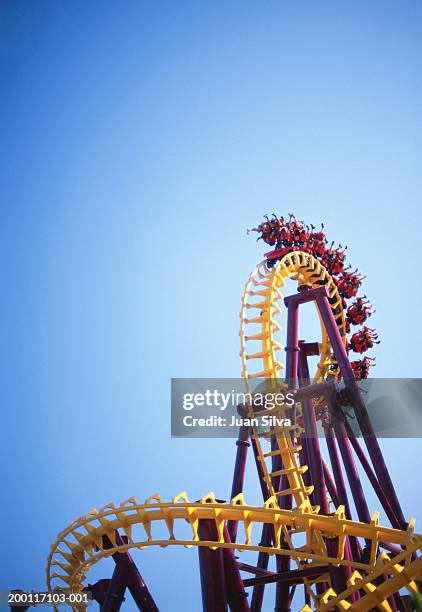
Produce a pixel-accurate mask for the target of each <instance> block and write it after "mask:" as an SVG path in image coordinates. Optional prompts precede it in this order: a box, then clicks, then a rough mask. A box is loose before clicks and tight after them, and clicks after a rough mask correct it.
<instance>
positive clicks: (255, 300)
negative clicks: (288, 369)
mask: <svg viewBox="0 0 422 612" xmlns="http://www.w3.org/2000/svg"><path fill="white" fill-rule="evenodd" d="M289 278H290V279H293V280H297V281H298V283H299V285H308V286H312V287H313V288H317V287H321V286H323V285H325V286H326V288H327V290H328V295H329V302H330V306H331V310H332V312H333V315H334V319H335V321H336V324H337V327H338V329H339V331H340V334H341V337H342V339H343V341H344V343H346V323H345V317H344V312H343V307H342V301H341V297H340V295H339V293H338V290H337V287H336V286H335V284H334V281H333V279H332V277H331V276H330V275H329V274H328V272H327V270H326V269H325V268H324V266H323V265H322V264H321V263H320V262H319V261H318V260H317V259H315V258H314V257H313V256H312V255H309V254H308V253H302V252H297V251H296V252H292V253H289V254H288V255H286V256H285V257H283V259H282V260H281V261H280V263H279V265H278V266H277V267H276V268H273V269H271V270H269V269H268V268H267V267H266V265H265V261H263V262H261V263H260V264H259V265H258V266H256V267H255V268H254V270H253V271H252V273H251V274H250V276H249V279H248V281H247V283H246V287H245V293H244V295H243V300H242V310H241V313H240V320H241V326H240V344H241V351H240V356H241V358H242V376H243V377H244V379H245V381H246V386H247V391H248V392H249V393H250V392H252V391H253V389H252V388H251V384H250V383H251V380H253V379H262V378H265V379H267V387H268V390H271V388H272V387H273V386H274V385H275V384H277V383H276V381H277V379H278V376H279V371H280V370H281V369H283V368H284V365H283V364H282V362H281V360H280V358H279V356H278V353H279V351H280V350H281V349H282V348H283V347H282V345H281V344H280V342H279V341H278V339H277V337H276V336H278V335H279V333H280V332H281V325H280V323H279V322H278V321H277V316H278V315H280V313H281V312H282V310H281V307H280V302H281V301H282V293H281V288H282V287H284V285H285V282H286V280H287V279H289ZM321 334H322V339H321V345H320V360H319V363H318V366H317V374H316V376H315V379H314V383H317V382H320V381H322V380H324V378H325V377H326V376H327V374H328V373H329V370H330V366H332V367H335V363H334V360H333V356H332V351H331V347H330V343H329V340H328V335H327V332H326V330H325V327H324V325H323V324H322V323H321ZM257 342H258V343H259V345H260V346H259V349H258V351H257V350H256V349H254V348H250V347H251V346H253V345H254V344H256V343H257ZM251 351H254V352H251ZM262 433H263V432H259V431H257V428H254V429H253V432H252V436H253V437H254V439H255V440H256V445H257V450H258V457H259V461H260V462H261V465H262V468H263V472H264V476H265V483H266V485H267V487H268V490H269V492H270V495H271V496H276V497H281V496H284V495H290V494H291V495H293V498H294V499H295V501H296V504H297V505H298V506H299V505H300V504H302V503H303V502H306V503H309V494H310V493H311V492H312V490H313V489H312V487H306V486H305V484H304V482H303V478H302V474H303V472H304V471H305V469H306V467H307V466H302V467H300V466H299V464H298V460H297V454H298V453H299V452H300V450H301V447H299V446H297V445H296V443H295V440H296V437H295V435H294V433H295V431H294V429H293V431H291V432H289V431H286V428H283V429H282V430H281V429H280V432H279V433H277V434H276V448H275V449H273V450H272V451H271V452H267V453H265V452H263V450H262V446H261V442H260V440H261V439H262ZM269 434H270V432H269ZM271 435H274V431H272V432H271ZM275 455H280V457H281V460H282V463H283V466H284V468H283V469H282V470H277V471H276V472H271V471H270V468H269V467H268V466H267V464H266V458H267V457H271V458H272V457H274V456H275ZM283 474H285V475H286V476H287V478H288V481H289V485H290V488H288V489H283V490H281V491H275V490H274V478H277V477H279V476H282V475H283Z"/></svg>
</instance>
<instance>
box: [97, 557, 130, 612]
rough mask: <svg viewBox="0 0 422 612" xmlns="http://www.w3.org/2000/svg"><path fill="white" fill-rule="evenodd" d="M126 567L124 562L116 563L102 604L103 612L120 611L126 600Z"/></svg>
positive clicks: (101, 609)
mask: <svg viewBox="0 0 422 612" xmlns="http://www.w3.org/2000/svg"><path fill="white" fill-rule="evenodd" d="M125 591H126V568H125V566H124V565H123V564H122V563H116V567H115V568H114V571H113V575H112V577H111V580H110V583H109V585H108V589H107V591H106V594H105V597H104V601H103V603H102V604H101V605H100V611H101V612H119V610H120V608H121V606H122V603H123V602H124V600H125Z"/></svg>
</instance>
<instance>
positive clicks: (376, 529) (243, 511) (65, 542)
mask: <svg viewBox="0 0 422 612" xmlns="http://www.w3.org/2000/svg"><path fill="white" fill-rule="evenodd" d="M287 279H293V280H297V281H298V283H299V284H308V285H311V286H312V287H318V286H321V285H325V286H326V287H327V289H328V293H329V301H330V304H331V308H332V310H333V314H334V317H335V320H336V322H337V325H338V328H339V331H340V334H341V336H342V338H343V340H344V342H346V326H345V317H344V312H343V308H342V304H341V298H340V296H339V294H338V291H337V288H336V286H335V284H334V282H333V279H332V278H331V277H330V275H329V274H328V272H327V271H326V270H325V268H324V267H323V266H322V265H321V264H320V263H319V262H318V261H317V260H316V259H315V258H313V257H312V256H311V255H308V254H306V253H301V252H296V253H291V254H289V255H287V256H286V257H284V258H283V259H282V260H281V261H280V262H279V263H278V265H277V266H276V267H275V268H274V269H272V270H268V269H267V268H266V266H265V262H262V263H261V264H259V265H258V266H257V267H256V268H255V269H254V270H253V271H252V273H251V275H250V277H249V280H248V282H247V284H246V289H245V294H244V296H243V301H242V311H241V315H240V317H241V329H240V338H241V357H242V366H243V371H242V374H243V376H244V378H245V380H246V384H247V388H248V390H250V391H252V390H253V389H252V384H251V381H253V380H254V379H258V380H259V379H261V378H262V379H265V380H266V381H267V385H268V386H267V389H271V388H273V387H274V385H277V384H278V383H275V382H274V381H275V379H277V378H278V375H279V371H280V370H281V369H282V367H283V365H282V363H281V360H280V358H279V356H278V352H279V351H280V350H281V349H282V346H281V343H280V342H279V341H278V338H277V336H278V334H279V332H280V330H281V325H280V323H279V322H278V320H277V317H278V315H279V314H280V313H281V312H282V308H281V306H282V302H281V300H282V294H281V289H282V287H283V286H284V284H285V281H286V280H287ZM321 332H322V337H321V343H320V360H319V364H318V368H317V372H316V375H315V378H314V382H319V381H321V380H324V379H325V378H326V377H327V376H328V375H329V373H330V370H331V369H332V368H330V366H333V365H334V366H335V364H334V363H333V357H332V353H331V347H330V344H329V341H328V337H327V334H326V332H325V329H324V326H323V325H321ZM256 343H258V347H259V348H258V350H254V349H253V348H252V352H251V347H253V345H254V344H256ZM280 385H282V383H281V382H280ZM262 433H263V432H258V431H256V430H253V432H252V435H253V437H254V438H255V440H256V443H257V447H258V456H259V460H260V462H261V465H262V467H263V471H264V476H265V481H266V483H267V486H268V488H269V491H270V498H269V499H268V500H267V501H266V503H265V504H264V506H263V507H255V506H248V505H247V504H246V502H245V500H244V497H243V495H238V496H237V497H236V498H234V499H233V500H232V501H231V503H229V504H222V503H217V502H216V499H215V497H214V495H213V494H212V493H209V494H208V495H206V496H205V497H204V498H203V499H202V500H201V501H200V502H197V503H192V502H190V501H189V500H188V498H187V496H186V494H185V493H181V494H179V495H178V496H176V497H175V498H174V499H173V500H172V502H170V503H163V502H162V501H161V500H160V498H159V496H158V495H155V496H153V497H151V498H149V499H148V500H146V502H145V503H144V504H139V503H138V502H137V501H136V500H135V499H134V498H131V499H129V500H127V501H125V502H123V503H122V504H120V506H117V507H116V506H114V505H113V504H108V505H107V506H104V507H103V508H101V509H100V510H98V511H97V510H92V511H91V512H89V513H88V514H86V515H84V516H82V517H81V518H79V519H77V520H76V521H74V522H73V523H72V524H71V525H69V527H67V528H66V529H65V530H64V531H62V532H61V533H60V534H59V536H58V538H57V540H56V542H55V543H54V544H53V545H52V547H51V550H50V554H49V557H48V562H47V585H48V588H49V589H63V588H67V589H72V590H76V591H78V590H79V591H80V590H82V589H83V582H84V579H85V576H86V573H87V572H88V570H89V569H90V567H91V566H92V565H94V564H95V563H97V562H98V561H100V560H101V559H103V558H104V557H109V556H110V555H112V554H114V553H115V552H125V551H127V550H130V549H143V548H145V547H148V546H154V545H156V546H161V547H167V546H175V545H179V546H184V547H186V548H190V547H192V546H208V547H211V548H214V549H215V548H233V549H236V550H237V551H238V552H240V553H241V552H243V551H251V550H253V551H260V552H266V553H268V554H270V555H274V554H277V555H288V556H289V557H290V558H291V559H292V560H294V561H295V562H296V564H297V566H298V567H299V568H303V567H308V566H309V564H314V565H327V564H330V563H332V564H334V565H343V566H350V567H351V568H352V570H353V573H352V576H351V578H350V580H349V581H348V588H347V590H346V591H345V592H343V593H339V594H337V593H335V592H334V590H333V589H332V588H331V587H329V588H328V590H327V591H326V592H325V593H324V594H323V595H318V596H317V595H316V593H315V592H314V590H313V589H312V585H313V584H315V583H316V582H324V583H328V584H330V578H329V574H328V573H327V574H322V575H320V576H319V577H318V578H316V579H314V580H309V579H308V580H306V581H305V584H306V588H307V591H308V593H309V595H310V597H311V600H312V605H313V609H315V610H318V611H319V612H323V611H329V610H334V609H335V608H336V609H340V610H353V611H355V610H356V611H357V610H359V611H362V612H363V611H366V610H373V609H380V610H385V611H388V610H390V606H389V604H388V601H387V600H388V598H389V597H390V596H391V595H392V594H393V593H396V592H397V591H399V590H400V589H401V588H402V587H405V588H406V589H407V590H408V591H409V592H410V593H413V594H417V593H418V589H417V586H416V583H415V580H420V579H421V578H422V559H421V558H418V557H417V554H416V553H419V554H420V552H421V551H422V536H420V535H416V534H415V533H414V521H413V520H412V521H411V522H410V523H409V528H408V529H407V531H400V530H397V529H392V528H388V527H382V526H380V525H379V523H378V514H377V513H375V514H374V516H373V518H372V521H371V524H369V525H368V524H366V523H360V522H358V521H350V520H347V519H346V518H345V516H344V508H343V507H342V506H341V507H339V508H338V509H337V511H336V512H335V514H334V515H331V516H322V515H319V514H318V511H319V508H317V507H313V506H311V504H310V501H309V493H310V491H311V488H307V487H306V486H305V485H304V482H303V478H302V474H303V472H304V470H305V469H306V466H304V467H300V466H299V463H298V460H297V454H298V452H299V448H298V447H297V445H296V435H297V428H295V427H292V428H291V430H286V429H285V428H284V429H280V430H279V431H277V430H272V431H271V432H268V435H270V434H271V435H275V438H276V441H277V444H276V448H275V450H272V451H270V452H264V451H263V449H262V447H261V437H262ZM264 437H265V432H264ZM277 454H279V455H280V457H281V459H282V463H283V469H282V470H280V471H279V472H277V473H274V472H273V473H271V471H270V469H269V468H268V467H267V465H266V460H267V458H268V457H271V458H272V457H273V456H274V455H277ZM282 474H285V475H286V476H287V479H288V482H289V488H288V489H287V490H285V491H281V492H279V491H275V490H274V489H273V485H272V478H273V477H274V476H276V475H277V476H280V475H282ZM287 494H291V495H292V498H293V499H294V502H295V507H293V509H292V510H283V509H281V508H280V506H279V499H280V496H282V495H287ZM201 519H211V520H214V521H215V524H216V527H217V532H218V534H219V540H218V542H211V541H204V540H200V538H199V536H198V521H199V520H201ZM229 520H234V521H239V522H240V527H241V528H240V529H239V534H241V532H242V526H243V532H244V538H243V540H241V537H242V536H241V535H239V542H236V543H227V542H225V541H224V535H223V530H224V525H225V522H226V521H229ZM263 524H270V525H272V527H273V529H274V535H275V545H274V546H271V547H263V546H260V545H259V544H254V543H253V538H254V536H256V537H257V538H259V537H260V534H261V529H262V525H263ZM117 530H122V531H123V532H124V533H125V534H126V537H127V543H124V544H122V545H118V544H117V542H116V538H115V533H116V531H117ZM346 536H355V537H359V538H364V539H365V540H366V542H367V543H370V555H369V559H368V562H367V563H362V562H360V563H357V562H353V561H348V560H346V559H345V558H344V544H345V538H346ZM297 537H299V540H300V545H298V544H297V543H295V541H296V540H297ZM330 537H336V538H338V548H337V554H336V556H335V557H329V556H328V554H327V549H326V545H325V540H326V538H330ZM106 538H107V539H108V541H109V542H111V545H112V548H105V547H104V540H105V539H106ZM282 541H284V543H287V548H285V547H284V546H283V547H281V546H280V544H281V542H282ZM381 542H389V543H391V544H396V545H398V546H400V547H402V552H401V553H400V554H398V555H395V556H392V557H390V556H388V555H387V554H385V553H381V554H379V545H380V543H381ZM381 575H383V576H384V582H383V583H382V584H381V585H375V581H376V579H377V578H378V577H379V576H381ZM357 592H360V594H361V597H360V599H359V600H358V601H357V602H356V603H353V604H351V603H349V602H350V595H352V594H353V593H357ZM362 594H364V595H363V596H362ZM74 609H75V610H81V609H83V608H81V607H77V606H76V607H75V608H74ZM308 610H311V608H309V607H308V606H305V607H304V608H303V612H306V611H308Z"/></svg>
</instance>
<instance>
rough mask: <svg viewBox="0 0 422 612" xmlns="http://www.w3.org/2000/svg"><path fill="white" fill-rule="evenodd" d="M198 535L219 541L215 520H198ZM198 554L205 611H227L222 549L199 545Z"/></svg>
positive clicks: (208, 539) (202, 538) (201, 537)
mask: <svg viewBox="0 0 422 612" xmlns="http://www.w3.org/2000/svg"><path fill="white" fill-rule="evenodd" d="M198 535H199V538H200V539H201V540H207V541H217V540H218V535H217V528H216V526H215V522H214V521H212V520H210V519H202V520H200V521H198ZM198 556H199V571H200V575H201V590H202V608H203V612H227V598H226V584H225V576H224V564H223V551H222V549H221V548H217V550H211V548H208V546H199V547H198Z"/></svg>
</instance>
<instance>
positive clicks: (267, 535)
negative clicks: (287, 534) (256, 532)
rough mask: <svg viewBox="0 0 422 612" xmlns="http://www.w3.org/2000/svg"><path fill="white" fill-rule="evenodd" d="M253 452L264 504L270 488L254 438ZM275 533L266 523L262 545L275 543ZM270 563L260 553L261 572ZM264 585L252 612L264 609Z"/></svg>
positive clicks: (257, 589)
mask: <svg viewBox="0 0 422 612" xmlns="http://www.w3.org/2000/svg"><path fill="white" fill-rule="evenodd" d="M252 450H253V454H254V457H255V464H256V469H257V472H258V478H259V484H260V487H261V492H262V497H263V500H264V502H265V501H266V500H267V499H268V498H269V496H270V493H269V491H268V487H267V485H266V483H265V477H264V470H263V468H262V464H261V461H260V460H259V457H258V446H257V443H256V440H255V438H252ZM273 533H274V530H273V529H272V527H271V526H270V525H269V524H268V523H266V524H265V525H264V526H263V528H262V535H261V543H262V545H263V546H270V545H271V542H272V541H273ZM268 562H269V555H268V553H265V552H260V553H259V554H258V561H257V566H258V568H259V569H261V570H264V571H265V570H267V568H268ZM264 588H265V587H264V585H257V586H255V587H254V588H253V591H252V600H251V611H252V612H260V610H261V608H262V602H263V600H264Z"/></svg>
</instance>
